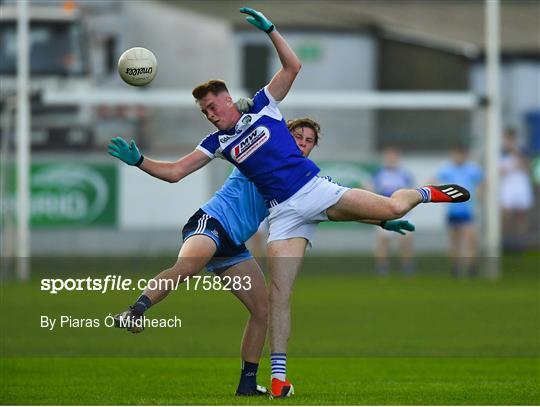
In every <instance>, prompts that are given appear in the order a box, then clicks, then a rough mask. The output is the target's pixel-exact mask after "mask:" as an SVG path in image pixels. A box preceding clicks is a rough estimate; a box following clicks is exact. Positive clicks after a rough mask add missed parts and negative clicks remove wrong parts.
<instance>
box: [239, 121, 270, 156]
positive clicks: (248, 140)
mask: <svg viewBox="0 0 540 407" xmlns="http://www.w3.org/2000/svg"><path fill="white" fill-rule="evenodd" d="M268 140H270V131H269V130H268V129H267V128H266V127H263V126H260V127H257V128H256V129H254V130H253V131H252V132H251V133H250V134H249V135H248V136H247V137H244V138H243V139H242V141H240V143H238V144H237V145H236V146H234V147H233V148H232V150H231V157H232V158H233V159H234V160H235V161H236V162H237V163H241V162H243V161H245V160H246V158H248V157H249V156H250V155H252V154H253V153H254V152H255V151H257V150H258V149H259V148H260V147H261V146H262V145H263V144H264V143H266V142H267V141H268Z"/></svg>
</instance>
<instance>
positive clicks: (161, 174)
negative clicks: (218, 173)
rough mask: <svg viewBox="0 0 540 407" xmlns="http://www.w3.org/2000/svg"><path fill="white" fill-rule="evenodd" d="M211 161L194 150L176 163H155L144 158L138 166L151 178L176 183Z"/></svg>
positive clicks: (200, 152)
mask: <svg viewBox="0 0 540 407" xmlns="http://www.w3.org/2000/svg"><path fill="white" fill-rule="evenodd" d="M210 161H211V159H210V158H209V157H208V156H207V155H206V154H204V153H203V152H202V151H199V150H194V151H193V152H191V153H189V154H188V155H186V156H184V157H182V158H180V159H179V160H177V161H174V162H170V161H157V160H152V159H150V158H148V157H144V160H143V162H142V163H141V165H140V166H139V168H140V169H141V170H143V171H144V172H146V173H147V174H150V175H151V176H153V177H156V178H159V179H161V180H163V181H167V182H171V183H172V182H178V181H180V180H181V179H182V178H184V177H186V176H188V175H189V174H191V173H192V172H195V171H197V170H198V169H199V168H202V167H204V166H205V165H206V164H208V163H209V162H210Z"/></svg>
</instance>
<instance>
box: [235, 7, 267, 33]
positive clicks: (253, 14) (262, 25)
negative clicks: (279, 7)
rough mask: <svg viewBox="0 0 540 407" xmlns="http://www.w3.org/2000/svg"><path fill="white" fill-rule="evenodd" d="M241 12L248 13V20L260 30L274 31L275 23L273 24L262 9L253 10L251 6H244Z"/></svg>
mask: <svg viewBox="0 0 540 407" xmlns="http://www.w3.org/2000/svg"><path fill="white" fill-rule="evenodd" d="M240 13H244V14H248V15H249V17H246V20H247V22H248V23H250V24H252V25H254V26H255V27H257V28H258V29H259V30H262V31H264V32H265V33H267V34H270V33H271V32H272V31H274V28H275V27H274V24H272V22H271V21H270V20H269V19H267V18H266V17H265V16H264V14H263V13H261V12H260V11H257V10H253V9H252V8H249V7H242V8H241V9H240Z"/></svg>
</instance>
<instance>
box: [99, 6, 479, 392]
mask: <svg viewBox="0 0 540 407" xmlns="http://www.w3.org/2000/svg"><path fill="white" fill-rule="evenodd" d="M240 11H241V12H242V13H245V14H248V15H249V17H247V20H248V22H249V23H250V24H252V25H254V26H255V27H257V28H258V29H260V30H262V31H264V32H265V33H266V34H267V35H268V37H269V39H270V40H271V42H272V44H273V45H274V48H275V49H276V51H277V54H278V56H279V59H280V61H281V65H282V66H281V68H280V69H279V70H278V72H277V73H276V74H275V75H274V77H273V78H272V80H271V81H270V83H269V84H268V85H267V86H265V87H264V88H263V89H261V90H260V91H259V92H257V94H256V95H255V96H254V97H253V107H252V108H251V109H250V111H249V112H247V113H246V114H242V113H241V112H239V111H238V109H237V108H236V107H235V105H234V103H233V100H232V97H231V95H230V94H229V92H228V90H227V87H226V85H225V83H224V82H223V81H219V80H211V81H208V82H206V83H204V84H201V85H200V86H197V87H196V88H195V89H194V90H193V92H192V94H193V96H194V98H195V100H196V101H197V103H198V104H199V108H200V109H201V112H202V113H203V114H204V115H205V117H206V118H207V120H209V121H210V122H211V123H212V124H213V125H214V126H215V127H216V128H217V129H218V131H216V132H213V133H211V134H209V135H208V136H207V137H206V138H205V139H204V140H203V141H202V142H201V143H200V144H199V146H198V147H197V148H196V149H195V150H194V151H193V152H192V153H190V154H188V155H186V156H185V157H182V158H181V159H179V160H177V161H175V162H162V161H156V160H152V159H149V158H146V157H144V156H142V155H141V154H140V152H139V151H138V150H137V149H136V146H135V145H134V144H133V143H132V144H131V146H127V143H126V144H124V143H122V142H121V141H120V140H118V139H116V141H115V142H113V143H112V144H111V145H110V151H109V152H110V154H111V155H114V156H116V157H119V158H121V157H124V158H126V159H125V160H124V161H125V162H127V163H128V164H132V165H136V166H138V167H139V168H140V169H141V170H143V171H145V172H147V173H149V174H150V175H152V176H154V177H156V178H160V179H162V180H165V181H168V182H178V181H180V180H181V179H183V178H184V177H186V176H187V175H189V174H191V173H192V172H194V171H196V170H198V169H200V168H202V167H203V166H205V165H206V164H208V163H209V162H210V161H211V160H212V159H213V158H215V157H221V158H225V159H226V160H228V161H229V162H231V163H232V164H234V165H235V166H236V167H237V168H238V169H239V170H240V171H241V172H242V174H244V175H245V176H246V177H247V178H248V179H249V181H251V182H253V184H255V186H256V188H257V191H258V192H259V193H260V195H261V196H262V198H263V199H264V201H265V204H266V206H267V207H268V210H269V216H268V220H269V229H270V235H269V238H268V246H267V247H268V253H267V254H268V260H269V271H270V288H269V333H270V334H269V339H270V351H271V362H272V390H271V393H272V395H273V396H274V397H287V396H289V395H291V394H292V393H293V386H292V384H291V383H290V382H289V381H288V380H287V378H286V367H285V366H286V349H287V342H288V338H289V333H290V304H289V299H290V295H291V291H292V286H293V283H294V280H295V278H296V275H297V274H298V272H299V270H300V266H301V263H302V258H303V256H304V252H305V249H306V247H307V246H308V245H310V244H311V240H312V237H313V234H314V232H315V229H316V226H317V223H319V222H322V221H327V220H333V221H362V220H364V219H370V220H373V222H386V221H389V220H392V219H398V218H401V217H402V216H403V215H405V214H406V213H407V212H408V211H410V210H411V209H412V208H413V207H415V206H417V205H418V204H420V203H422V202H461V201H466V200H468V199H469V193H468V191H467V190H466V189H464V188H462V187H460V186H458V185H445V186H425V187H421V188H418V189H406V190H399V191H396V192H395V193H393V194H392V196H390V197H383V196H380V195H376V194H374V193H371V192H368V191H365V190H361V189H351V188H346V187H343V186H340V185H337V184H335V183H333V182H331V181H329V180H328V179H325V178H323V177H318V176H317V174H318V172H319V168H318V167H317V165H315V163H314V162H313V161H311V160H309V159H308V158H306V157H304V156H303V155H302V153H301V151H300V149H299V148H298V146H297V145H296V143H295V142H294V140H293V139H292V138H291V137H290V133H289V130H288V128H287V125H286V123H285V120H284V119H283V116H282V115H281V112H280V111H279V108H278V103H279V102H280V101H281V100H283V99H284V98H285V96H286V95H287V93H288V92H289V90H290V88H291V86H292V84H293V82H294V80H295V78H296V76H297V75H298V73H299V71H300V68H301V64H300V60H299V59H298V57H297V56H296V54H295V53H294V52H293V50H292V49H291V48H290V46H289V45H288V44H287V42H286V41H285V39H284V38H283V36H282V35H281V34H280V33H279V32H278V31H277V30H276V29H275V27H274V25H273V24H272V22H271V21H270V20H269V19H268V18H266V17H265V16H264V15H263V14H262V13H260V12H258V11H256V10H253V9H250V8H242V9H240ZM126 146H127V148H126Z"/></svg>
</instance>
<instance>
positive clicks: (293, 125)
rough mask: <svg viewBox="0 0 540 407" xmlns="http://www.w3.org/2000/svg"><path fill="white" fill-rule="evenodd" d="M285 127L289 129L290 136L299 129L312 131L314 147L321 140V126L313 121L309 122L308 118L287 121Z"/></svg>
mask: <svg viewBox="0 0 540 407" xmlns="http://www.w3.org/2000/svg"><path fill="white" fill-rule="evenodd" d="M287 127H288V128H289V131H290V132H291V134H292V132H293V131H294V130H295V129H298V128H300V127H307V128H308V129H311V130H313V132H314V133H315V145H318V144H319V139H320V138H321V125H320V124H319V123H317V122H316V121H315V120H311V119H310V118H309V117H302V118H300V119H294V120H287Z"/></svg>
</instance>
